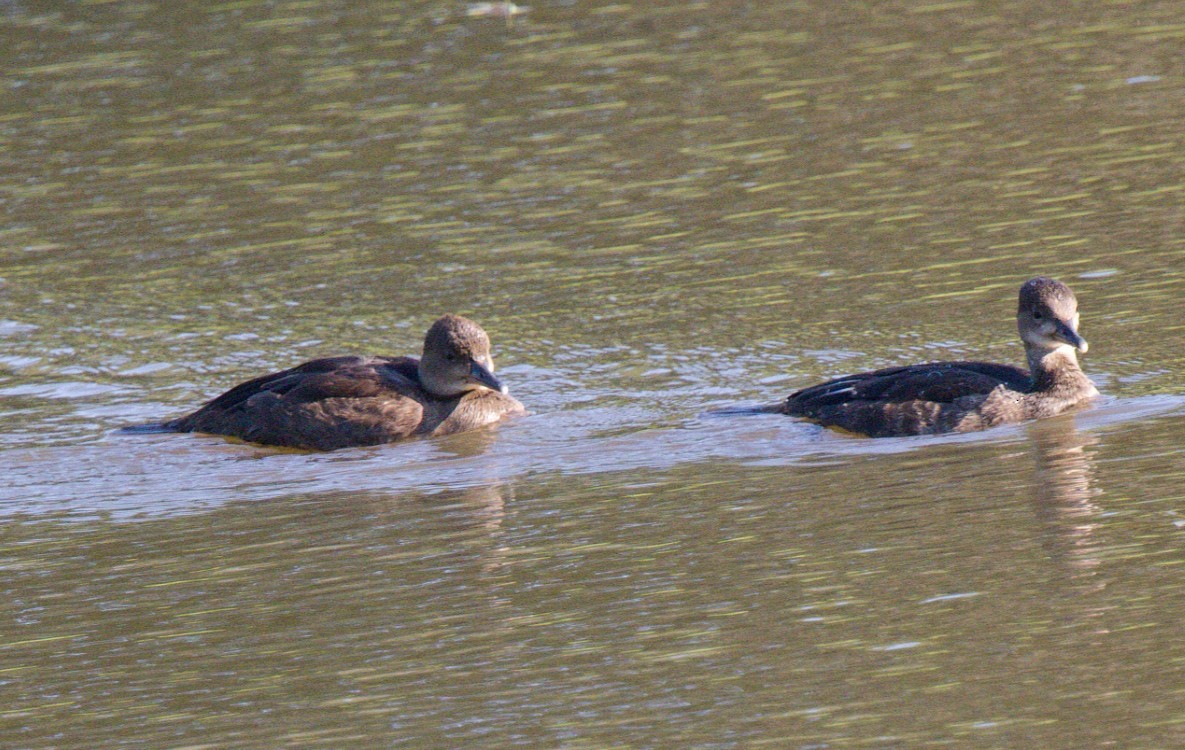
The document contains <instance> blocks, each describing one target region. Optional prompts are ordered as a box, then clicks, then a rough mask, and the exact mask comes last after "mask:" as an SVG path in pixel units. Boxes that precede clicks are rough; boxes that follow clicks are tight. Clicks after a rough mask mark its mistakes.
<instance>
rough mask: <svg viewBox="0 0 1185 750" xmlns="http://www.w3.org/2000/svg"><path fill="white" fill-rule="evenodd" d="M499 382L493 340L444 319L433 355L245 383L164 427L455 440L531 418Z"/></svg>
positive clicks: (366, 359) (330, 364) (373, 359)
mask: <svg viewBox="0 0 1185 750" xmlns="http://www.w3.org/2000/svg"><path fill="white" fill-rule="evenodd" d="M524 413H525V409H524V408H523V405H522V404H521V403H520V402H519V401H518V400H517V399H515V398H513V397H512V396H510V395H509V391H508V389H507V387H506V386H505V385H504V384H503V383H502V381H501V380H499V379H498V377H497V376H495V375H494V360H493V357H492V356H491V355H490V338H489V336H488V335H487V334H486V332H485V331H484V330H483V329H482V327H481V326H479V325H478V324H477V323H475V322H473V321H472V320H469V319H468V318H464V317H462V316H460V315H453V314H448V315H444V316H443V317H441V318H440V319H438V320H437V321H436V322H434V323H433V324H432V326H431V327H430V328H429V329H428V333H427V335H426V336H425V337H424V351H423V356H422V357H420V358H416V357H386V356H355V355H346V356H338V357H326V358H322V359H314V360H311V361H309V362H305V363H303V364H300V365H297V366H296V367H292V368H289V369H287V370H282V371H280V372H274V373H271V374H268V375H263V376H260V377H257V378H254V379H252V380H248V381H246V382H245V383H240V384H239V385H236V386H235V387H234V388H231V389H230V390H229V391H227V392H226V393H223V394H222V395H221V396H218V397H217V398H214V399H213V400H211V401H209V402H208V403H206V404H205V405H204V406H202V407H201V408H200V409H198V410H197V411H195V412H192V413H191V414H187V415H185V416H183V417H179V418H177V419H173V420H170V421H168V422H164V423H163V424H160V425H145V426H144V427H155V428H158V429H157V430H143V429H141V430H137V431H166V432H199V433H209V434H213V435H224V436H228V437H233V438H238V439H239V440H243V441H246V442H249V443H258V444H261V445H268V446H279V447H286V448H300V449H305V450H320V451H329V450H336V449H338V448H348V447H356V446H366V445H378V444H381V443H389V442H393V441H396V440H402V439H404V438H408V437H411V436H413V435H449V434H452V433H457V432H464V431H466V430H473V429H477V428H479V427H484V426H486V425H489V424H493V423H494V422H497V421H499V420H501V419H502V418H503V417H507V416H511V415H517V414H524Z"/></svg>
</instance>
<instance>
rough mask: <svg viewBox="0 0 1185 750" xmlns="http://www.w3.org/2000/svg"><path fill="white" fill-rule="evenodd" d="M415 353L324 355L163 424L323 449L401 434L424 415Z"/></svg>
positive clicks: (247, 384)
mask: <svg viewBox="0 0 1185 750" xmlns="http://www.w3.org/2000/svg"><path fill="white" fill-rule="evenodd" d="M417 364H418V360H416V359H415V358H414V357H352V356H346V357H327V358H324V359H315V360H312V361H310V362H305V363H304V364H301V365H298V366H296V367H293V368H290V369H288V370H282V371H280V372H275V373H271V374H269V375H263V376H261V377H258V378H254V379H252V380H248V381H246V382H245V383H240V384H239V385H237V386H235V387H234V388H231V389H230V390H229V391H227V392H226V393H223V394H222V395H221V396H218V397H217V398H215V399H213V400H211V401H210V402H209V403H207V404H206V405H205V406H203V407H201V408H200V409H198V410H197V411H195V412H193V413H192V414H189V415H186V416H184V417H181V418H180V419H177V420H174V421H172V422H169V423H167V425H166V426H167V427H169V428H171V429H175V430H179V431H182V432H209V433H213V434H217V435H230V436H233V437H237V438H241V439H243V440H248V441H250V442H256V443H264V444H267V445H284V446H291V447H300V448H317V449H322V450H327V449H332V448H335V447H342V446H343V445H365V444H374V443H381V442H388V441H390V440H394V439H398V438H400V437H405V436H407V435H410V434H412V433H414V432H415V431H416V430H417V429H418V428H419V426H420V423H421V422H422V421H423V419H424V401H425V394H424V391H423V389H422V388H421V386H420V383H419V377H418V375H417V374H416V367H417Z"/></svg>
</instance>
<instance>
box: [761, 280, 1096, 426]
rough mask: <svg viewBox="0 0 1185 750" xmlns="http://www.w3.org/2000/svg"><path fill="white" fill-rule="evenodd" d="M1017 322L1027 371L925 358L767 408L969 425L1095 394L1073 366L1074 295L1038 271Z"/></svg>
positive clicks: (833, 421)
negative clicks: (931, 360) (1027, 365)
mask: <svg viewBox="0 0 1185 750" xmlns="http://www.w3.org/2000/svg"><path fill="white" fill-rule="evenodd" d="M1016 328H1017V330H1018V331H1019V332H1020V337H1021V340H1022V341H1024V345H1025V355H1026V356H1027V358H1028V362H1029V369H1028V371H1025V370H1022V369H1021V368H1019V367H1012V366H1011V365H998V364H992V363H989V362H930V363H927V364H920V365H910V366H907V367H890V368H887V369H883V370H876V371H874V372H863V373H859V374H857V375H848V376H847V377H843V378H836V379H835V380H829V381H827V382H826V383H821V384H819V385H815V386H811V387H810V388H804V389H803V390H800V391H797V392H795V393H792V394H790V396H789V397H788V398H787V399H786V400H785V401H784V402H782V403H780V404H776V405H774V406H772V407H769V409H768V411H775V412H780V413H782V414H789V415H792V416H796V417H807V418H809V419H812V420H814V421H815V422H818V423H819V424H822V425H825V426H828V427H838V428H840V429H843V430H847V431H849V432H854V433H858V434H862V435H867V436H869V437H890V436H895V435H926V434H935V433H942V432H972V431H974V430H983V429H987V428H988V427H994V426H996V425H1000V424H1006V423H1009V422H1020V421H1022V420H1026V419H1037V418H1041V417H1050V416H1053V415H1054V414H1059V413H1061V412H1063V411H1065V410H1066V409H1069V408H1070V407H1072V406H1075V405H1077V404H1080V403H1083V402H1085V401H1088V400H1090V399H1092V398H1094V397H1096V396H1098V395H1099V392H1098V391H1097V390H1096V389H1095V387H1094V383H1092V382H1090V379H1089V378H1087V377H1086V375H1085V374H1083V372H1082V369H1081V368H1080V367H1079V366H1078V357H1077V356H1076V354H1075V351H1078V352H1082V353H1085V352H1086V349H1087V343H1086V340H1085V339H1084V338H1082V336H1081V335H1080V334H1079V333H1078V300H1077V299H1075V297H1074V293H1073V292H1072V291H1070V287H1068V286H1066V285H1065V284H1063V283H1061V282H1060V281H1055V280H1054V279H1050V278H1047V277H1044V276H1038V277H1037V278H1034V279H1029V280H1028V281H1026V282H1025V283H1024V285H1023V286H1021V288H1020V301H1019V304H1018V305H1017V310H1016Z"/></svg>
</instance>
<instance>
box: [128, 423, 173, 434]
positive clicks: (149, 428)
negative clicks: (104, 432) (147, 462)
mask: <svg viewBox="0 0 1185 750" xmlns="http://www.w3.org/2000/svg"><path fill="white" fill-rule="evenodd" d="M161 432H181V430H180V429H178V427H177V424H176V420H174V421H173V422H148V423H147V424H132V425H128V426H127V427H120V428H119V429H117V430H116V431H115V434H117V435H151V434H155V433H161Z"/></svg>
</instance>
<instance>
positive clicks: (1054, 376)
mask: <svg viewBox="0 0 1185 750" xmlns="http://www.w3.org/2000/svg"><path fill="white" fill-rule="evenodd" d="M1025 353H1026V355H1027V356H1028V360H1029V373H1030V375H1031V377H1032V379H1033V391H1034V392H1041V393H1070V392H1075V393H1078V392H1084V391H1088V390H1089V391H1091V392H1094V384H1093V383H1091V382H1090V378H1088V377H1086V374H1085V373H1084V372H1082V368H1081V367H1079V366H1078V357H1077V355H1075V354H1074V350H1073V348H1071V347H1069V346H1059V347H1057V348H1056V349H1038V348H1037V347H1027V351H1026V352H1025Z"/></svg>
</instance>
